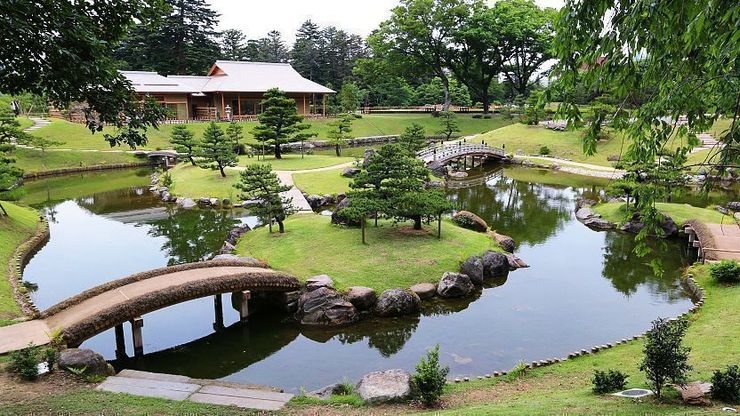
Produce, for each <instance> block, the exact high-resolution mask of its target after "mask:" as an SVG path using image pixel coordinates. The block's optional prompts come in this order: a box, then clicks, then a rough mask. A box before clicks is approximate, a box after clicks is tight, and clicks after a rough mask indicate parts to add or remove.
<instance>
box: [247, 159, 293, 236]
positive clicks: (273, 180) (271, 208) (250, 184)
mask: <svg viewBox="0 0 740 416" xmlns="http://www.w3.org/2000/svg"><path fill="white" fill-rule="evenodd" d="M234 187H235V188H236V189H239V190H240V191H242V192H241V193H240V194H239V198H241V199H243V200H256V203H254V204H251V205H249V206H248V208H247V210H248V211H249V212H250V214H252V215H254V216H256V217H258V218H259V219H260V220H262V222H263V223H268V224H269V225H270V230H272V221H273V220H274V221H275V222H277V224H278V226H279V227H280V232H281V233H284V232H285V226H284V224H283V221H285V219H286V218H288V216H290V215H291V214H293V213H294V212H295V210H294V208H293V206H292V198H288V197H284V196H282V195H280V193H281V192H285V191H288V190H290V186H286V185H282V184H281V183H280V179H278V177H277V175H276V174H275V173H274V172H273V171H272V166H271V165H264V164H251V165H247V167H246V168H245V169H244V170H243V171H242V172H241V174H240V176H239V182H237V183H236V184H235V185H234Z"/></svg>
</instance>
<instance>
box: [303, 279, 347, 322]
mask: <svg viewBox="0 0 740 416" xmlns="http://www.w3.org/2000/svg"><path fill="white" fill-rule="evenodd" d="M296 318H297V319H298V321H299V322H300V323H301V324H304V325H327V326H338V325H345V324H349V323H352V322H355V321H356V320H357V318H358V316H357V309H356V308H355V307H354V305H352V304H351V303H350V302H348V301H347V300H345V299H344V298H343V297H342V295H341V294H340V293H339V292H337V291H336V290H334V289H332V288H329V287H325V286H324V287H319V288H318V289H316V290H312V291H309V292H305V293H304V294H302V295H301V297H300V298H299V299H298V310H297V311H296Z"/></svg>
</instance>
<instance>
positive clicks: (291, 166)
mask: <svg viewBox="0 0 740 416" xmlns="http://www.w3.org/2000/svg"><path fill="white" fill-rule="evenodd" d="M354 160H355V158H353V157H337V156H334V155H325V154H318V155H304V156H303V157H301V155H300V154H293V153H288V154H284V155H283V158H282V159H275V158H274V157H272V156H268V157H266V158H265V159H264V160H263V159H262V158H261V157H260V160H257V158H256V157H246V156H241V157H240V158H239V166H246V165H248V164H250V163H269V164H270V165H272V169H273V170H304V169H316V168H324V167H327V166H334V165H341V164H343V163H347V162H354Z"/></svg>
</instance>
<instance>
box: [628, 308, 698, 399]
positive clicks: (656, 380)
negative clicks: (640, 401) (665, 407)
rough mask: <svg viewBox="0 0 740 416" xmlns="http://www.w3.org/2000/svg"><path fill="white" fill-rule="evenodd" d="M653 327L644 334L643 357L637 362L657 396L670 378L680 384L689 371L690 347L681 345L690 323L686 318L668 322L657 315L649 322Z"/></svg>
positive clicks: (659, 395) (674, 382)
mask: <svg viewBox="0 0 740 416" xmlns="http://www.w3.org/2000/svg"><path fill="white" fill-rule="evenodd" d="M652 326H653V327H652V329H650V330H649V331H648V332H647V334H646V336H645V347H644V349H643V353H644V354H645V357H644V358H643V360H642V363H641V364H640V371H644V372H645V377H646V378H647V379H648V382H649V383H650V385H651V387H652V389H653V391H654V392H655V396H656V397H658V398H660V397H661V391H662V389H663V387H665V385H666V384H668V382H669V381H670V382H672V383H673V384H681V383H683V382H684V381H686V375H687V374H688V372H689V371H691V366H690V365H689V362H688V361H689V352H690V351H691V348H689V347H685V346H683V345H682V341H683V336H684V335H685V334H686V329H687V328H688V327H689V323H688V322H687V321H686V320H685V319H679V320H676V321H669V320H667V319H664V318H658V319H656V320H654V321H653V322H652Z"/></svg>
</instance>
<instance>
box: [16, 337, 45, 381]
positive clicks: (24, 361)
mask: <svg viewBox="0 0 740 416" xmlns="http://www.w3.org/2000/svg"><path fill="white" fill-rule="evenodd" d="M40 362H41V357H40V354H39V350H38V347H36V346H35V345H33V343H31V344H28V346H27V347H26V348H23V349H22V350H17V351H13V352H11V353H10V363H9V364H8V370H10V371H12V372H14V373H16V374H18V375H19V376H21V378H23V379H24V380H36V378H37V377H38V376H39V369H38V365H39V363H40Z"/></svg>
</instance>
